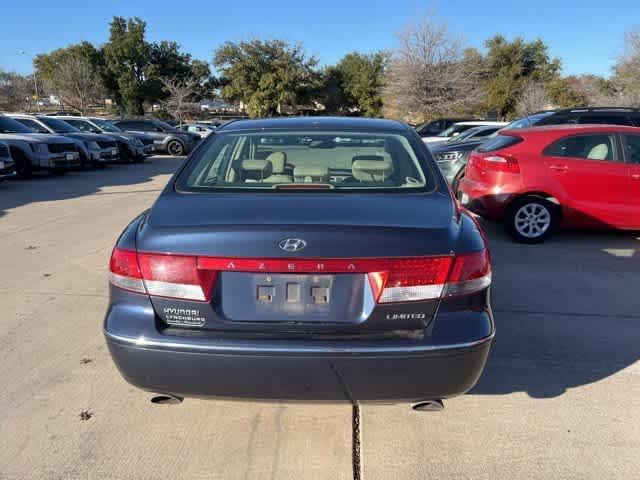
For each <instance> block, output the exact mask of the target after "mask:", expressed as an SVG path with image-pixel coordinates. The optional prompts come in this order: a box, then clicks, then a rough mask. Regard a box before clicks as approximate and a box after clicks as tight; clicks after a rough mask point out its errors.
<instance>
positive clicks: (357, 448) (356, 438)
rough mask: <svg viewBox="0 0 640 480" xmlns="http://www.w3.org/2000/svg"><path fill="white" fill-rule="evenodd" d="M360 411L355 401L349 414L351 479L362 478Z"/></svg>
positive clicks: (357, 479) (359, 479)
mask: <svg viewBox="0 0 640 480" xmlns="http://www.w3.org/2000/svg"><path fill="white" fill-rule="evenodd" d="M361 420H362V413H361V412H360V404H359V403H358V402H355V403H354V404H353V407H352V414H351V431H352V434H351V436H352V439H353V440H352V453H351V461H352V464H353V480H362V431H361V429H360V428H361V425H362V422H361Z"/></svg>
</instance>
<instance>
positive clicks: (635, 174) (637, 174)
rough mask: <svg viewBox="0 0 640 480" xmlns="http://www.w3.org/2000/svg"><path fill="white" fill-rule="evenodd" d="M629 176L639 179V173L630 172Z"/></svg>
mask: <svg viewBox="0 0 640 480" xmlns="http://www.w3.org/2000/svg"><path fill="white" fill-rule="evenodd" d="M631 178H633V179H634V180H640V173H632V174H631Z"/></svg>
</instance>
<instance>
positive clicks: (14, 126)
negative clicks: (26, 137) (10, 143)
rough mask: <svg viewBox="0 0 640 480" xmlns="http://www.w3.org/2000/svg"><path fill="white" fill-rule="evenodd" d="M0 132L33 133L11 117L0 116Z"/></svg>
mask: <svg viewBox="0 0 640 480" xmlns="http://www.w3.org/2000/svg"><path fill="white" fill-rule="evenodd" d="M0 133H34V132H33V130H31V129H30V128H29V127H25V126H24V125H23V124H21V123H20V122H18V121H16V120H14V119H13V118H9V117H4V116H0Z"/></svg>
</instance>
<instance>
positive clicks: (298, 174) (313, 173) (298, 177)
mask: <svg viewBox="0 0 640 480" xmlns="http://www.w3.org/2000/svg"><path fill="white" fill-rule="evenodd" d="M293 177H294V179H295V181H296V182H300V183H312V182H314V181H316V182H324V181H326V180H328V178H329V168H328V167H326V166H313V165H301V166H298V167H296V168H294V169H293Z"/></svg>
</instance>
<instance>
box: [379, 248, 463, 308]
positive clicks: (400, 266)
mask: <svg viewBox="0 0 640 480" xmlns="http://www.w3.org/2000/svg"><path fill="white" fill-rule="evenodd" d="M452 259H453V257H451V256H446V257H423V258H394V259H390V260H389V261H388V265H387V268H388V270H386V271H385V273H386V281H385V282H384V285H383V288H382V289H381V291H380V294H379V296H378V297H377V300H378V302H379V303H394V302H411V301H416V300H426V299H432V298H440V296H441V295H442V290H443V288H444V285H445V283H446V281H447V274H448V273H449V269H450V268H451V262H452ZM374 293H376V292H375V291H374Z"/></svg>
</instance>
